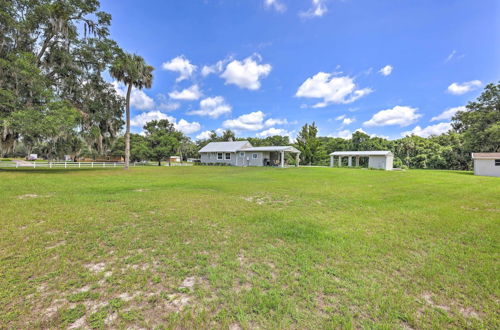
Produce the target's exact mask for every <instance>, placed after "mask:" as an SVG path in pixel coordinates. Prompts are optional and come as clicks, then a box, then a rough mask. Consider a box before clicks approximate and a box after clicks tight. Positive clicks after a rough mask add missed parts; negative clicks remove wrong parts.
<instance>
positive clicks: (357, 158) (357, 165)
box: [356, 156, 359, 167]
mask: <svg viewBox="0 0 500 330" xmlns="http://www.w3.org/2000/svg"><path fill="white" fill-rule="evenodd" d="M356 167H359V156H356Z"/></svg>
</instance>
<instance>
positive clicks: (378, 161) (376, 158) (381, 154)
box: [330, 151, 394, 171]
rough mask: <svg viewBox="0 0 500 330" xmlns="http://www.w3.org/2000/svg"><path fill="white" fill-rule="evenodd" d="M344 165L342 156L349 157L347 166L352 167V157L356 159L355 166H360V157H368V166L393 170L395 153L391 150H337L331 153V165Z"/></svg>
mask: <svg viewBox="0 0 500 330" xmlns="http://www.w3.org/2000/svg"><path fill="white" fill-rule="evenodd" d="M335 157H337V166H338V167H342V158H344V157H347V166H348V167H352V159H353V158H354V159H355V166H359V159H360V157H368V168H376V169H382V170H387V171H390V170H392V166H393V162H394V155H393V154H392V152H390V151H335V152H332V153H331V154H330V167H334V166H335Z"/></svg>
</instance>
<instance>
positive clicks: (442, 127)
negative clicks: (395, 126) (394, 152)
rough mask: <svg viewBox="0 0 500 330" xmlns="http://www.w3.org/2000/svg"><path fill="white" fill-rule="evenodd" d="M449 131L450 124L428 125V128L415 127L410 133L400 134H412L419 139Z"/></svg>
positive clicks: (403, 134) (402, 134)
mask: <svg viewBox="0 0 500 330" xmlns="http://www.w3.org/2000/svg"><path fill="white" fill-rule="evenodd" d="M450 129H451V124H450V123H439V124H436V125H430V126H427V127H424V128H422V127H420V126H416V127H415V128H414V129H412V130H411V131H407V132H403V133H401V136H406V135H412V134H414V135H418V136H421V137H428V136H430V135H440V134H443V133H446V132H448V131H449V130H450Z"/></svg>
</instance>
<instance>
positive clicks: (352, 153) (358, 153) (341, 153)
mask: <svg viewBox="0 0 500 330" xmlns="http://www.w3.org/2000/svg"><path fill="white" fill-rule="evenodd" d="M389 155H392V152H390V151H385V150H384V151H335V152H332V153H331V154H330V156H389Z"/></svg>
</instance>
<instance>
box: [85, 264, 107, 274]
mask: <svg viewBox="0 0 500 330" xmlns="http://www.w3.org/2000/svg"><path fill="white" fill-rule="evenodd" d="M85 268H87V269H88V270H90V271H91V272H93V273H100V272H102V271H104V269H106V263H105V262H99V263H95V264H86V265H85Z"/></svg>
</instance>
